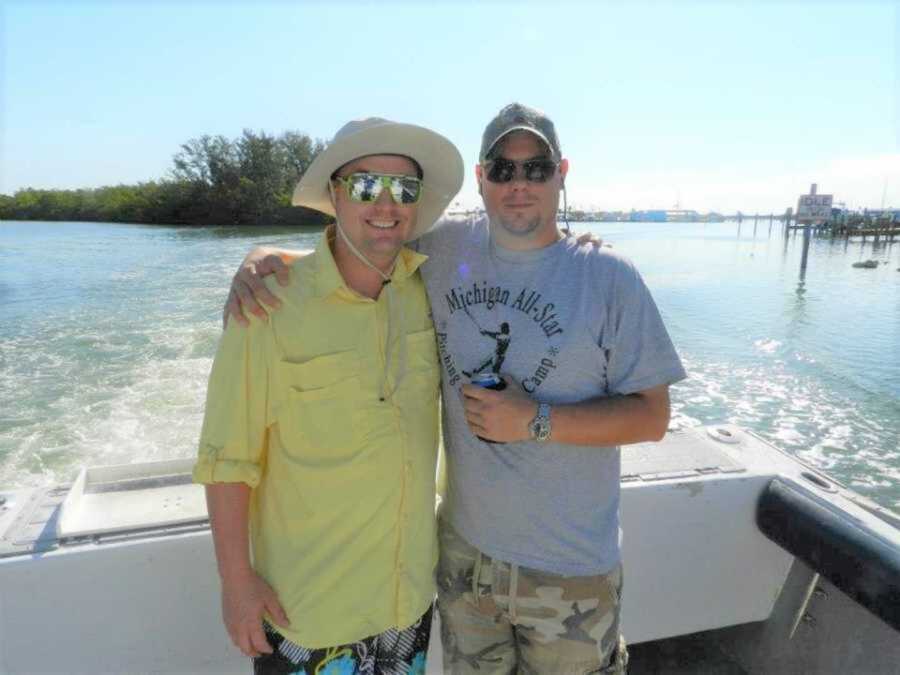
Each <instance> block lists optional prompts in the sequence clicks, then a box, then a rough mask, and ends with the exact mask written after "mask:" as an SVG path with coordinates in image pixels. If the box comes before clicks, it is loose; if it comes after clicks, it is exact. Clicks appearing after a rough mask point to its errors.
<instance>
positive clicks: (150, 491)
mask: <svg viewBox="0 0 900 675" xmlns="http://www.w3.org/2000/svg"><path fill="white" fill-rule="evenodd" d="M192 466H193V460H191V459H176V460H169V461H165V462H151V463H146V464H125V465H120V466H105V467H91V468H85V469H82V470H81V473H80V474H79V475H78V478H77V479H76V481H75V483H74V485H73V486H72V489H71V490H70V491H69V494H68V495H67V496H66V499H65V501H64V502H63V505H62V510H61V513H60V517H59V520H58V522H57V529H56V534H57V536H58V537H59V538H60V539H67V538H72V537H85V536H91V535H98V534H109V533H114V532H124V531H129V530H135V529H143V528H149V527H165V526H171V525H181V524H185V523H192V522H200V521H204V520H206V519H207V512H206V499H205V493H204V491H203V486H202V485H195V484H194V483H192V482H191V468H192Z"/></svg>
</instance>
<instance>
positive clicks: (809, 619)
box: [803, 612, 816, 628]
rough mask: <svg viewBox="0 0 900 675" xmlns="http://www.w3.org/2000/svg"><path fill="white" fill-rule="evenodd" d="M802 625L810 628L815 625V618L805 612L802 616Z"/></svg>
mask: <svg viewBox="0 0 900 675" xmlns="http://www.w3.org/2000/svg"><path fill="white" fill-rule="evenodd" d="M803 623H805V624H806V625H807V626H809V627H810V628H811V627H813V626H815V625H816V617H814V616H813V615H812V614H810V613H809V612H807V613H806V614H804V615H803Z"/></svg>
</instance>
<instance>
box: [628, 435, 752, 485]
mask: <svg viewBox="0 0 900 675" xmlns="http://www.w3.org/2000/svg"><path fill="white" fill-rule="evenodd" d="M714 438H715V437H714ZM698 440H699V439H698V438H697V437H696V436H695V435H694V434H669V436H668V437H667V438H666V444H665V445H662V444H660V443H639V444H636V445H629V446H627V447H626V448H625V449H624V450H623V452H622V482H623V483H626V482H629V481H636V480H642V481H656V480H666V479H670V478H689V477H691V476H705V475H708V474H729V473H742V472H745V471H746V470H747V468H746V467H745V466H744V465H743V464H741V463H740V462H738V461H737V460H735V459H733V458H732V457H730V456H729V455H727V454H726V453H725V452H723V451H722V450H720V449H719V448H718V447H717V446H716V445H715V444H713V443H709V442H706V443H704V442H698ZM725 442H727V443H728V444H735V445H737V444H740V442H741V441H740V437H739V436H737V435H736V434H730V435H729V437H728V440H727V441H725Z"/></svg>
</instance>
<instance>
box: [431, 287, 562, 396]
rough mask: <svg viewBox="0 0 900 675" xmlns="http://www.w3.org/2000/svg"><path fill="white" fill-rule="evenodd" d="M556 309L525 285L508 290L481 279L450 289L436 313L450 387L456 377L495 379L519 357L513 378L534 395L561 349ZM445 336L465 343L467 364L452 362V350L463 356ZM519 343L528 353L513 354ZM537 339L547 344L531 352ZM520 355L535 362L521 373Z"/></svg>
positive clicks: (440, 345)
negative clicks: (509, 360) (509, 359)
mask: <svg viewBox="0 0 900 675" xmlns="http://www.w3.org/2000/svg"><path fill="white" fill-rule="evenodd" d="M555 307H556V304H555V303H553V302H545V301H544V297H543V294H541V293H540V292H538V291H536V290H533V289H532V288H529V287H527V286H525V287H518V288H515V287H513V288H506V287H504V286H501V285H498V284H489V283H488V282H487V281H486V280H482V281H480V282H473V283H471V286H468V285H467V286H465V287H464V286H461V285H460V286H456V287H454V288H451V289H450V291H449V292H448V293H445V294H444V296H443V302H442V303H441V306H440V308H439V309H438V311H437V312H436V318H437V328H438V331H437V335H438V348H439V350H440V355H441V361H442V362H443V364H444V369H445V372H446V376H447V377H448V378H449V379H450V384H451V385H455V384H456V383H457V382H458V381H459V380H460V375H464V376H466V377H472V376H473V375H477V374H479V373H486V372H490V373H494V374H498V375H499V374H500V373H502V372H503V370H504V364H505V362H506V359H507V356H508V355H511V356H514V357H517V358H514V359H513V366H514V368H515V371H518V372H514V374H516V375H517V376H520V377H522V388H523V389H525V391H527V392H529V393H531V392H534V391H535V390H536V389H537V388H538V387H539V386H540V385H541V383H542V382H543V381H544V380H545V379H546V378H547V377H548V375H549V374H550V373H551V372H552V370H554V369H555V368H556V363H555V361H554V358H555V357H556V356H557V355H558V354H559V346H558V344H557V343H556V340H555V339H554V338H556V337H557V336H561V335H562V334H563V333H564V329H563V328H562V327H561V323H562V319H561V318H560V317H559V315H558V313H557V312H556V311H554V310H555ZM448 333H449V334H451V335H453V336H454V341H456V340H460V339H462V340H463V341H464V342H465V344H467V345H469V349H468V350H464V351H465V353H466V356H465V357H464V358H466V359H467V362H466V363H463V364H457V363H456V362H455V359H454V352H455V353H456V354H457V355H459V356H460V357H462V353H463V352H462V351H460V350H452V349H451V348H450V345H449V344H448ZM514 337H515V338H516V339H514ZM560 339H561V338H560ZM517 340H518V343H519V344H524V345H526V346H527V353H524V354H522V353H519V354H517V353H516V352H515V345H516V341H517ZM536 340H541V341H544V342H545V346H544V348H543V349H538V350H535V346H536V344H535V341H536ZM473 346H474V349H473ZM523 357H527V358H528V359H529V360H530V361H533V362H534V363H533V364H529V365H528V366H526V369H525V370H524V371H523V370H522V369H521V366H522V361H521V359H522V358H523Z"/></svg>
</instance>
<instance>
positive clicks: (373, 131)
mask: <svg viewBox="0 0 900 675" xmlns="http://www.w3.org/2000/svg"><path fill="white" fill-rule="evenodd" d="M367 155H406V156H407V157H411V158H412V159H414V160H416V162H418V163H419V166H421V167H422V196H421V198H420V200H419V205H418V206H419V209H418V217H417V219H416V226H415V228H414V229H413V231H412V232H411V233H410V235H409V237H408V238H407V241H412V240H413V239H418V238H419V237H420V236H422V235H423V234H425V232H427V231H428V230H429V229H431V227H432V226H433V225H434V224H435V222H437V220H438V219H439V218H440V217H441V214H442V213H443V212H444V209H446V208H447V207H448V206H449V205H450V202H451V201H452V200H453V198H454V197H455V196H456V195H457V193H458V192H459V190H460V188H461V187H462V183H463V160H462V156H461V155H460V154H459V150H457V149H456V146H455V145H453V143H451V142H450V141H449V140H447V139H446V138H444V137H443V136H441V135H440V134H438V133H436V132H434V131H431V130H430V129H425V128H424V127H419V126H416V125H414V124H400V123H397V122H388V121H385V122H384V123H382V124H377V125H373V126H370V127H367V128H365V129H362V130H360V131H358V132H356V133H353V134H350V135H348V136H342V137H341V138H339V139H337V140H335V141H333V142H332V143H331V144H329V145H328V147H326V148H325V150H323V151H322V152H321V153H319V154H318V156H316V158H315V159H314V160H313V162H312V164H310V165H309V167H308V168H307V169H306V172H305V173H304V174H303V177H302V178H301V179H300V182H299V183H297V186H296V187H295V188H294V194H293V196H292V197H291V204H293V205H294V206H305V207H307V208H310V209H315V210H316V211H321V212H322V213H327V214H328V215H330V216H333V215H335V212H334V205H333V204H332V203H331V195H330V194H329V191H328V182H329V181H330V180H331V175H332V174H333V173H334V172H335V171H336V170H338V169H339V168H341V167H342V166H344V164H346V163H347V162H351V161H353V160H354V159H358V158H360V157H365V156H367Z"/></svg>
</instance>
